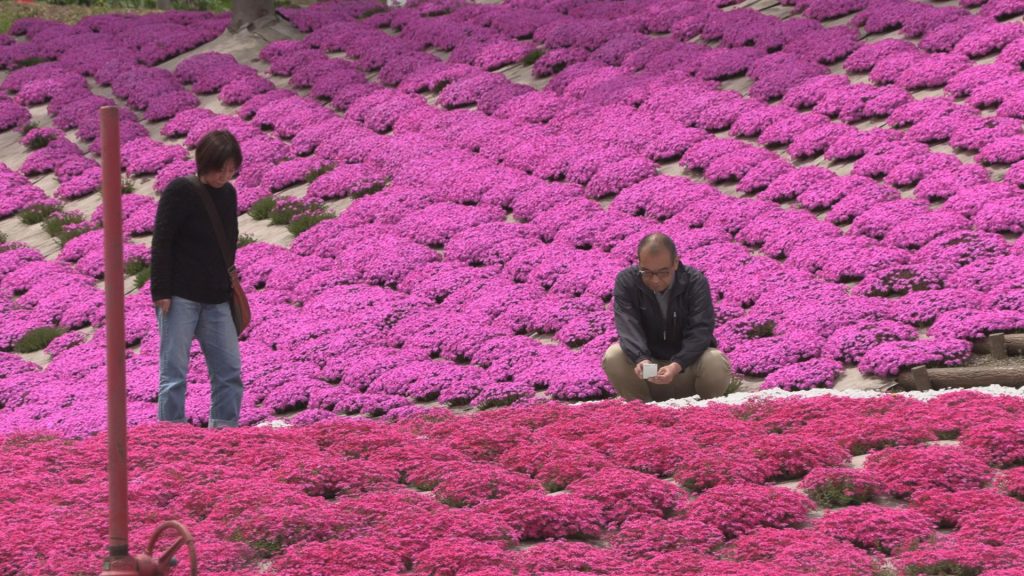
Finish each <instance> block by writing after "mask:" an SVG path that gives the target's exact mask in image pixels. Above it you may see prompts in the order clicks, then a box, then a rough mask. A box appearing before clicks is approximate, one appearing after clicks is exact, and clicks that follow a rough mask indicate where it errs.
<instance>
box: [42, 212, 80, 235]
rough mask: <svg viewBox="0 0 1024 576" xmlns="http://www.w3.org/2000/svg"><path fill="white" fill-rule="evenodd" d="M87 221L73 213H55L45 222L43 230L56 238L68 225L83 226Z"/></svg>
mask: <svg viewBox="0 0 1024 576" xmlns="http://www.w3.org/2000/svg"><path fill="white" fill-rule="evenodd" d="M84 220H85V219H84V218H82V215H81V214H77V213H73V212H70V213H69V212H54V213H53V214H51V215H49V216H47V217H46V218H45V219H44V220H43V230H46V233H47V234H49V235H50V236H54V237H56V236H57V235H58V234H60V232H61V231H62V230H63V229H64V227H65V226H67V225H68V224H81V223H82V222H83V221H84Z"/></svg>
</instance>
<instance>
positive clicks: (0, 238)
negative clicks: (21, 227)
mask: <svg viewBox="0 0 1024 576" xmlns="http://www.w3.org/2000/svg"><path fill="white" fill-rule="evenodd" d="M6 243H7V234H4V233H3V232H0V244H6Z"/></svg>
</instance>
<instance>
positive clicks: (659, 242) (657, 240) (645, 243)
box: [636, 232, 679, 261]
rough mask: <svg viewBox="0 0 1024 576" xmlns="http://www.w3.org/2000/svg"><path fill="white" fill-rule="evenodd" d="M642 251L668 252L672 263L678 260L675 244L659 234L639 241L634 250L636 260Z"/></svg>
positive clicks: (650, 235)
mask: <svg viewBox="0 0 1024 576" xmlns="http://www.w3.org/2000/svg"><path fill="white" fill-rule="evenodd" d="M644 250H654V251H655V252H660V251H662V250H668V253H669V255H670V256H672V261H675V260H677V259H678V258H679V253H678V252H676V243H675V242H673V241H672V239H671V238H669V237H668V236H666V235H664V234H662V233H661V232H654V233H653V234H648V235H647V236H644V237H643V238H641V239H640V244H639V246H637V248H636V255H637V258H639V257H640V253H641V252H643V251H644Z"/></svg>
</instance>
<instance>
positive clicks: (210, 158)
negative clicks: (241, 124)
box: [196, 130, 242, 175]
mask: <svg viewBox="0 0 1024 576" xmlns="http://www.w3.org/2000/svg"><path fill="white" fill-rule="evenodd" d="M228 160H234V161H235V169H236V170H237V169H240V168H241V167H242V148H241V146H239V145H238V140H236V139H235V136H234V134H232V133H231V132H228V131H227V130H214V131H212V132H207V133H206V135H205V136H203V137H202V138H201V139H200V140H199V144H197V145H196V171H197V173H198V174H200V175H202V174H209V173H210V172H216V171H218V170H220V169H221V168H223V167H224V165H225V164H227V162H228Z"/></svg>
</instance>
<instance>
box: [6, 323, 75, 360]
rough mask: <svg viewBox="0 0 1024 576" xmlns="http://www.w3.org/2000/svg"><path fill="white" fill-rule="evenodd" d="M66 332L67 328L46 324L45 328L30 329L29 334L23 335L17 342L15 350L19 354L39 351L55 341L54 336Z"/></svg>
mask: <svg viewBox="0 0 1024 576" xmlns="http://www.w3.org/2000/svg"><path fill="white" fill-rule="evenodd" d="M65 332H67V330H66V329H65V328H61V327H59V326H58V327H54V326H46V327H44V328H36V329H34V330H30V331H29V332H28V333H27V334H25V335H24V336H22V337H21V339H20V340H18V341H17V342H15V344H14V351H15V352H17V353H18V354H29V353H31V352H38V351H39V350H42V349H43V348H46V347H47V346H49V344H50V342H51V341H53V339H54V338H56V337H57V336H60V335H61V334H63V333H65Z"/></svg>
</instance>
